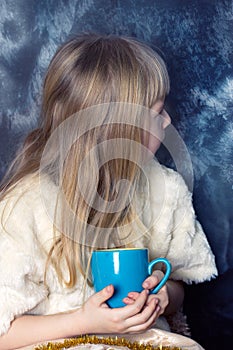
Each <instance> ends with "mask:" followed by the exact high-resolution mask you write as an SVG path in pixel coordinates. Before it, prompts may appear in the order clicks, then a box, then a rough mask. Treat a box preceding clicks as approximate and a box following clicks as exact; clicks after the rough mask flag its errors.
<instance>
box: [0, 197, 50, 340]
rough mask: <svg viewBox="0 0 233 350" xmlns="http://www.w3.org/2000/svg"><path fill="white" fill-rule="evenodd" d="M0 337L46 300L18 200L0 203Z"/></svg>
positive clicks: (28, 221) (28, 222)
mask: <svg viewBox="0 0 233 350" xmlns="http://www.w3.org/2000/svg"><path fill="white" fill-rule="evenodd" d="M0 214H1V222H0V335H2V334H4V333H6V332H7V331H8V330H9V328H10V324H11V321H13V320H14V319H15V318H16V317H18V316H20V315H23V314H25V313H30V310H32V309H33V308H35V307H36V306H37V305H38V304H39V303H40V302H41V301H42V300H44V299H45V298H46V296H47V290H46V287H45V286H44V284H43V283H42V276H43V271H42V266H40V264H39V261H38V259H37V256H38V251H37V244H36V241H35V239H34V236H33V217H32V215H31V213H30V208H28V207H27V205H26V204H25V203H24V201H23V199H20V198H14V197H12V198H9V199H8V200H7V201H4V202H1V203H0Z"/></svg>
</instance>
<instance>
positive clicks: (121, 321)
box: [73, 285, 157, 334]
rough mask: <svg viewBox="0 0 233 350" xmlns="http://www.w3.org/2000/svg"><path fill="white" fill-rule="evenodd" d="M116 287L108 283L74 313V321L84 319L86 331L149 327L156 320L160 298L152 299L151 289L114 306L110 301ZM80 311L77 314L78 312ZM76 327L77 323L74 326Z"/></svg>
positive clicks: (114, 330)
mask: <svg viewBox="0 0 233 350" xmlns="http://www.w3.org/2000/svg"><path fill="white" fill-rule="evenodd" d="M113 293H114V287H113V286H112V285H109V286H107V287H106V288H104V289H103V290H101V291H100V292H98V293H95V294H94V295H92V296H91V297H90V298H89V299H88V300H87V301H86V303H85V304H84V305H83V307H82V308H81V309H79V310H77V311H76V312H74V313H73V317H74V322H75V316H76V322H77V320H78V319H80V318H79V317H80V312H81V320H82V326H83V334H85V333H89V334H90V333H122V334H124V333H137V332H142V331H144V330H146V329H147V328H149V327H150V326H151V325H152V324H153V323H154V321H155V319H156V316H157V314H156V312H155V309H156V300H155V299H154V298H152V299H151V300H148V290H143V291H142V292H141V293H138V295H137V298H136V299H135V300H132V302H130V305H127V306H125V307H122V308H116V309H111V308H109V307H108V306H107V304H106V301H107V300H108V299H109V298H110V297H111V296H112V295H113ZM76 314H77V315H76ZM74 326H75V325H74Z"/></svg>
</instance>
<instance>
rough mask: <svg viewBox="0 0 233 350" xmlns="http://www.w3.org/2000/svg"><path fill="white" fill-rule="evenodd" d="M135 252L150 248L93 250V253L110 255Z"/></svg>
mask: <svg viewBox="0 0 233 350" xmlns="http://www.w3.org/2000/svg"><path fill="white" fill-rule="evenodd" d="M132 250H133V251H135V250H143V251H144V250H147V251H148V248H110V249H97V250H93V252H92V253H108V252H119V251H121V252H125V251H132Z"/></svg>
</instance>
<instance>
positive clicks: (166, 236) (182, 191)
mask: <svg viewBox="0 0 233 350" xmlns="http://www.w3.org/2000/svg"><path fill="white" fill-rule="evenodd" d="M146 175H147V180H148V198H149V201H148V205H147V207H146V206H144V207H145V208H146V209H144V216H143V220H144V223H145V224H146V226H147V227H148V228H149V232H150V241H149V245H148V248H149V251H150V259H151V260H152V259H154V258H157V257H166V258H167V259H169V261H170V262H171V264H172V273H171V278H172V279H175V280H182V281H184V282H186V283H192V282H195V283H199V282H203V281H206V280H210V279H211V278H213V277H215V276H216V275H217V269H216V265H215V258H214V255H213V253H212V251H211V248H210V246H209V243H208V241H207V238H206V236H205V234H204V232H203V230H202V227H201V225H200V223H199V222H198V221H197V219H196V215H195V212H194V209H193V204H192V194H191V193H190V192H189V190H188V188H187V186H186V184H185V182H184V180H183V178H182V177H181V176H180V175H179V174H178V173H177V172H176V171H174V170H172V169H168V168H166V167H164V166H162V165H160V164H159V163H158V162H157V161H153V162H152V163H151V164H150V165H149V166H148V168H147V169H146ZM145 193H146V187H145V186H144V188H143V191H142V195H141V197H140V198H141V199H142V202H143V203H144V202H145V199H143V198H144V197H145Z"/></svg>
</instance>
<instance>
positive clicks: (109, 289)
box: [106, 284, 112, 293]
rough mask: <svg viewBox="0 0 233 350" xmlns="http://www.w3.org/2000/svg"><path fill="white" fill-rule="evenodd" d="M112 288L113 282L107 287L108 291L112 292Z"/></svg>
mask: <svg viewBox="0 0 233 350" xmlns="http://www.w3.org/2000/svg"><path fill="white" fill-rule="evenodd" d="M111 290H112V286H111V284H110V285H109V286H107V287H106V291H107V293H110V292H111Z"/></svg>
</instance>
